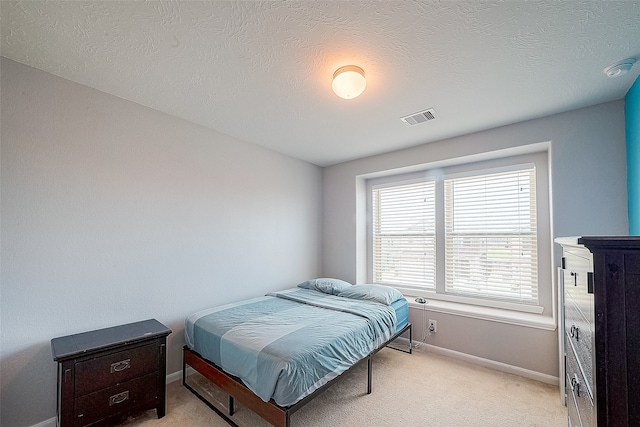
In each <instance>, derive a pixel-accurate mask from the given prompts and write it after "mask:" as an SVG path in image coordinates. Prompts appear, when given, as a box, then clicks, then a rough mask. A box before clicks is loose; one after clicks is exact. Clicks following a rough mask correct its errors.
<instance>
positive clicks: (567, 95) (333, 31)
mask: <svg viewBox="0 0 640 427" xmlns="http://www.w3.org/2000/svg"><path fill="white" fill-rule="evenodd" d="M0 15H1V25H2V27H1V37H2V44H1V51H0V53H1V54H2V55H3V56H5V57H7V58H10V59H13V60H15V61H18V62H21V63H24V64H27V65H30V66H32V67H35V68H38V69H41V70H44V71H48V72H50V73H53V74H55V75H58V76H61V77H64V78H66V79H69V80H72V81H75V82H78V83H81V84H84V85H87V86H91V87H94V88H96V89H99V90H101V91H104V92H107V93H110V94H113V95H116V96H119V97H121V98H125V99H128V100H131V101H134V102H137V103H139V104H142V105H146V106H148V107H151V108H154V109H156V110H160V111H163V112H166V113H169V114H172V115H175V116H178V117H181V118H184V119H186V120H189V121H192V122H195V123H199V124H201V125H204V126H207V127H209V128H212V129H215V130H217V131H220V132H223V133H226V134H228V135H232V136H234V137H237V138H240V139H242V140H245V141H249V142H252V143H255V144H259V145H262V146H265V147H268V148H271V149H273V150H276V151H279V152H282V153H285V154H287V155H290V156H292V157H296V158H300V159H303V160H306V161H309V162H311V163H315V164H318V165H321V166H326V165H331V164H335V163H339V162H342V161H346V160H351V159H355V158H360V157H365V156H368V155H372V154H378V153H383V152H387V151H392V150H396V149H400V148H405V147H410V146H413V145H418V144H423V143H426V142H432V141H436V140H440V139H443V138H448V137H453V136H457V135H461V134H465V133H469V132H474V131H479V130H483V129H488V128H492V127H496V126H500V125H505V124H509V123H514V122H518V121H522V120H527V119H531V118H537V117H542V116H545V115H549V114H554V113H558V112H562V111H567V110H571V109H575V108H579V107H584V106H589V105H594V104H598V103H601V102H606V101H611V100H615V99H620V98H622V97H624V95H625V94H626V92H627V91H628V89H629V88H630V87H631V84H632V83H633V81H634V80H635V78H637V76H638V73H639V72H640V64H636V65H635V66H634V68H633V69H632V70H631V72H630V73H628V74H627V75H625V76H622V77H619V78H616V79H610V78H607V77H606V76H605V75H604V74H603V72H602V70H603V69H604V68H605V67H607V66H608V65H610V64H611V63H613V62H615V61H618V60H621V59H625V58H631V57H634V58H636V59H638V60H639V61H640V1H626V2H625V1H612V2H601V1H571V0H567V1H527V2H525V1H505V2H502V1H477V0H473V1H451V2H431V1H429V2H417V1H376V2H373V1H349V2H346V1H335V2H326V1H287V2H272V1H269V2H266V1H243V2H239V1H231V2H230V1H214V2H199V1H148V2H147V1H87V2H84V1H68V2H62V1H47V2H44V1H20V2H14V1H6V0H3V1H1V2H0ZM350 64H353V65H358V66H360V67H362V68H363V69H364V70H365V73H366V76H367V88H366V90H365V92H364V93H363V94H362V95H361V96H360V97H359V98H356V99H353V100H344V99H341V98H338V97H337V96H335V95H334V94H333V92H332V91H331V77H332V75H333V72H334V71H335V70H336V69H337V68H339V67H340V66H343V65H350ZM427 108H434V109H435V111H436V113H437V115H438V118H437V120H433V121H429V122H427V123H424V124H420V125H416V126H408V125H406V124H404V123H403V122H401V121H400V117H402V116H405V115H408V114H411V113H415V112H417V111H420V110H424V109H427Z"/></svg>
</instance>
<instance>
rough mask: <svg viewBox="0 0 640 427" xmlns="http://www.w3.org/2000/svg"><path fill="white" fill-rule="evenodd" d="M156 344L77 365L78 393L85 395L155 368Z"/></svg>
mask: <svg viewBox="0 0 640 427" xmlns="http://www.w3.org/2000/svg"><path fill="white" fill-rule="evenodd" d="M158 357H159V350H158V345H157V343H152V344H147V345H143V346H140V347H134V348H129V349H127V350H124V351H120V352H117V353H111V354H107V355H105V356H101V357H96V358H94V359H90V360H86V361H84V362H79V363H77V364H76V366H75V369H76V375H75V378H76V384H75V395H76V396H82V395H85V394H88V393H91V392H94V391H97V390H100V389H103V388H105V387H108V386H111V385H114V384H118V383H123V382H125V381H128V380H130V379H132V378H136V377H139V376H142V375H144V374H147V373H149V372H153V371H156V370H157V369H158Z"/></svg>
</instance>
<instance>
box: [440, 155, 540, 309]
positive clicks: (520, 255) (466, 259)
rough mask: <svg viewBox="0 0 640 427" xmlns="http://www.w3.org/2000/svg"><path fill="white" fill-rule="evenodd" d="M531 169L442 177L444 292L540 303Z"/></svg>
mask: <svg viewBox="0 0 640 427" xmlns="http://www.w3.org/2000/svg"><path fill="white" fill-rule="evenodd" d="M535 182H536V177H535V168H534V167H529V166H528V167H527V168H525V169H520V170H513V171H508V172H501V173H490V174H484V175H475V176H468V177H461V178H453V179H445V180H444V192H445V194H444V199H445V265H446V268H445V292H446V293H447V294H451V295H464V296H473V297H484V298H490V299H494V300H505V301H511V302H519V303H525V304H537V303H538V280H537V278H538V255H537V243H536V242H537V231H536V228H537V226H536V224H537V220H536V190H535Z"/></svg>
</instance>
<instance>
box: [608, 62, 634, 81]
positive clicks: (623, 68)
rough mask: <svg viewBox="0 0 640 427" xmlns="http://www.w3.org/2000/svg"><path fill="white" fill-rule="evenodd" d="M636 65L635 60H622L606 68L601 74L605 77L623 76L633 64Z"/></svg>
mask: <svg viewBox="0 0 640 427" xmlns="http://www.w3.org/2000/svg"><path fill="white" fill-rule="evenodd" d="M635 63H636V60H635V59H633V58H629V59H624V60H622V61H618V62H616V63H615V64H613V65H610V66H608V67H607V68H605V69H604V70H603V73H605V74H606V75H607V77H611V78H613V77H618V76H621V75H623V74H627V73H628V72H629V70H630V69H631V67H633V64H635Z"/></svg>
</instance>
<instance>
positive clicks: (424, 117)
mask: <svg viewBox="0 0 640 427" xmlns="http://www.w3.org/2000/svg"><path fill="white" fill-rule="evenodd" d="M436 117H438V116H437V115H436V110H434V109H433V108H429V109H428V110H424V111H420V112H418V113H413V114H409V115H408V116H405V117H400V120H402V121H403V122H405V123H406V124H408V125H411V126H413V125H417V124H418V123H424V122H428V121H430V120H435V119H436Z"/></svg>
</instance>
